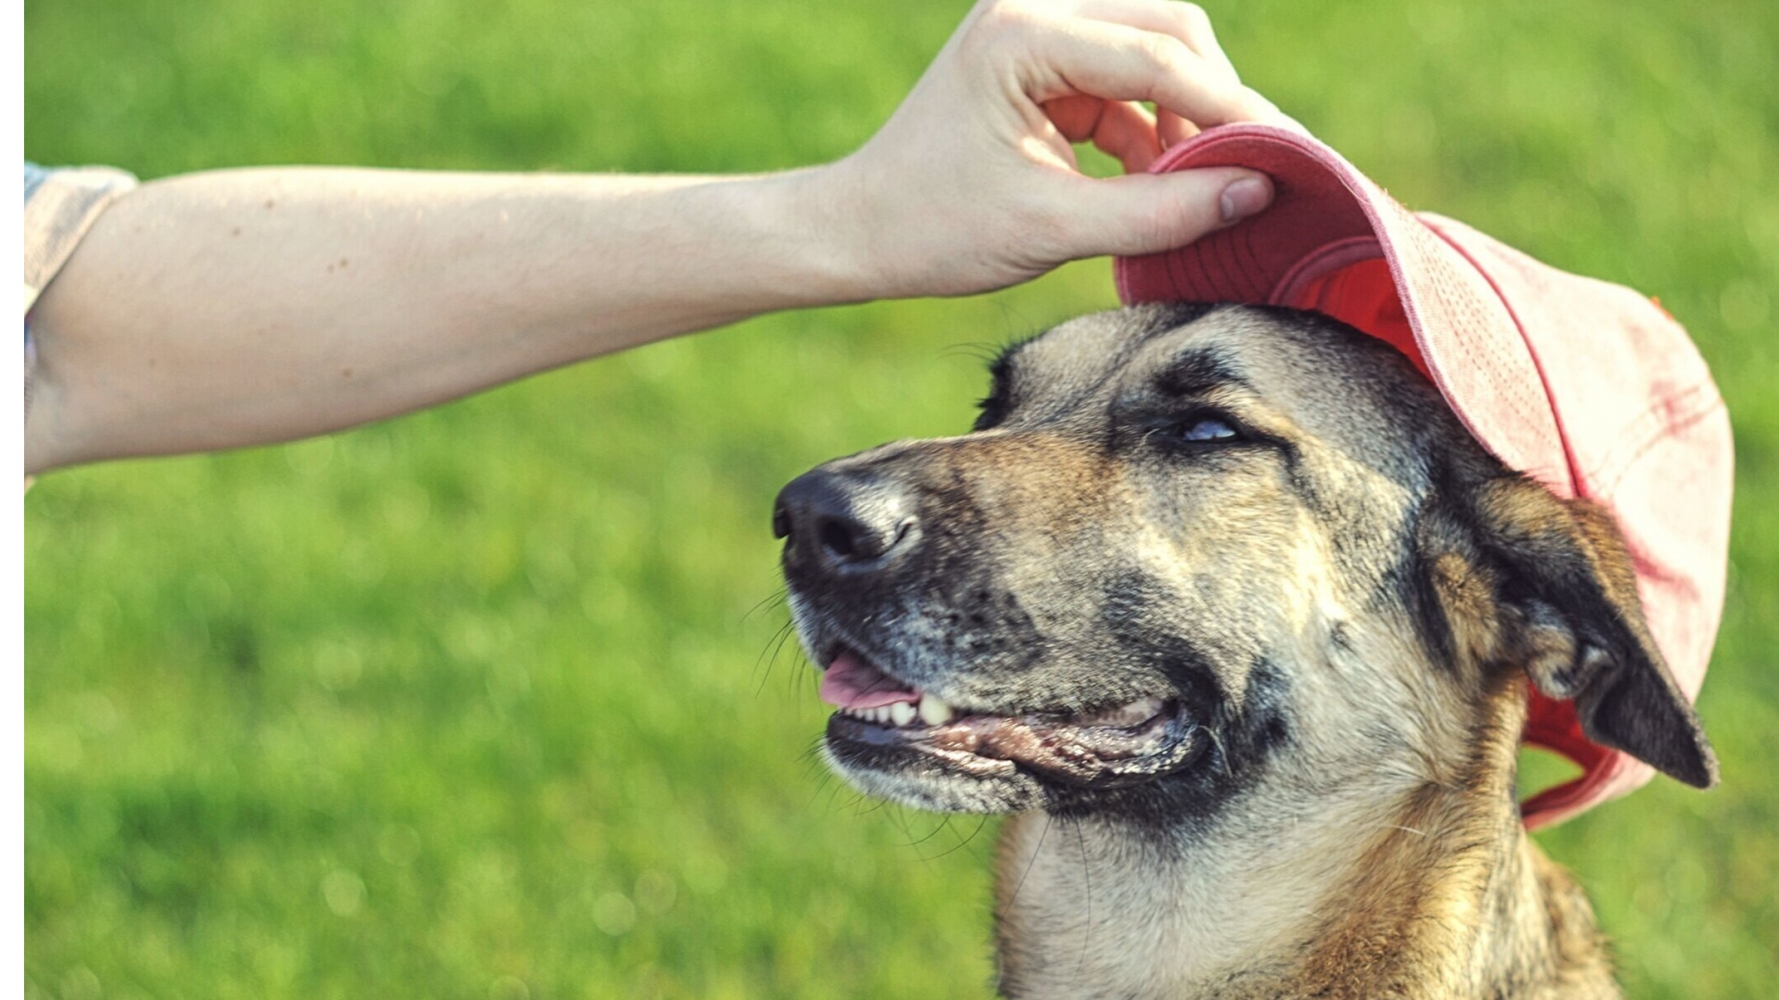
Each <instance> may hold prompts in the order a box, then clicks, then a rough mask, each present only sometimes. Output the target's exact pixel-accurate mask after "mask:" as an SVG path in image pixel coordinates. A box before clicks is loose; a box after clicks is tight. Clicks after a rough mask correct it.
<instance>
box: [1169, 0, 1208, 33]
mask: <svg viewBox="0 0 1779 1000" xmlns="http://www.w3.org/2000/svg"><path fill="white" fill-rule="evenodd" d="M1174 9H1175V10H1177V11H1178V12H1179V14H1178V15H1177V16H1178V17H1179V19H1180V24H1181V25H1182V26H1184V27H1185V29H1186V31H1187V33H1188V34H1190V35H1193V36H1198V35H1201V34H1209V33H1210V30H1211V15H1209V14H1207V13H1205V9H1204V8H1203V7H1200V6H1199V5H1198V4H1195V3H1180V4H1175V5H1174Z"/></svg>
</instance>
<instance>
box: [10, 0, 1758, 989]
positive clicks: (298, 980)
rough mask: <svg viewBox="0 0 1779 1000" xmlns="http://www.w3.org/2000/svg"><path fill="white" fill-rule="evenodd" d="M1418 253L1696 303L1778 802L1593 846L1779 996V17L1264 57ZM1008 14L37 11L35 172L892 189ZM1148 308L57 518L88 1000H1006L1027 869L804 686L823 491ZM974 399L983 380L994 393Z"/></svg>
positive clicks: (40, 588) (1299, 18)
mask: <svg viewBox="0 0 1779 1000" xmlns="http://www.w3.org/2000/svg"><path fill="white" fill-rule="evenodd" d="M1210 7H1211V11H1212V14H1213V16H1214V17H1215V18H1216V19H1217V23H1218V26H1219V28H1220V31H1221V34H1222V36H1223V38H1224V40H1225V42H1226V44H1227V47H1228V48H1229V49H1230V51H1231V52H1232V53H1233V55H1234V57H1235V59H1236V61H1237V63H1238V65H1240V66H1241V67H1242V68H1243V71H1244V74H1245V76H1246V78H1247V79H1248V80H1250V81H1251V82H1253V83H1255V84H1257V85H1258V86H1260V87H1262V88H1263V89H1264V90H1266V91H1267V92H1268V93H1269V94H1270V95H1271V96H1273V97H1274V98H1275V99H1276V100H1277V101H1278V102H1279V103H1280V104H1281V105H1283V106H1284V107H1286V108H1287V109H1289V110H1291V111H1292V112H1293V113H1295V114H1297V115H1298V116H1299V117H1300V118H1302V119H1303V120H1304V121H1305V122H1306V123H1308V124H1309V125H1310V126H1311V127H1312V128H1313V129H1315V130H1316V131H1317V132H1318V133H1320V134H1321V135H1322V136H1324V137H1325V138H1327V139H1328V140H1329V141H1331V142H1332V143H1333V144H1334V145H1335V146H1336V147H1337V148H1340V149H1341V150H1343V151H1344V152H1345V153H1347V155H1348V156H1349V157H1350V158H1351V159H1353V160H1354V161H1355V162H1357V163H1358V164H1359V165H1360V166H1361V167H1362V168H1364V169H1366V170H1367V171H1368V172H1370V173H1371V174H1372V175H1373V176H1374V177H1376V178H1378V179H1379V180H1381V181H1382V182H1384V183H1385V184H1386V185H1388V186H1389V187H1390V189H1391V190H1392V192H1393V193H1395V194H1396V195H1397V196H1398V197H1400V198H1402V199H1403V200H1405V201H1406V202H1408V203H1409V204H1410V205H1412V206H1415V207H1421V208H1432V209H1435V210H1438V211H1441V212H1444V213H1446V214H1449V215H1453V216H1456V217H1458V218H1462V219H1465V220H1466V221H1468V222H1471V223H1472V224H1474V225H1477V226H1479V227H1481V228H1482V229H1484V230H1486V231H1489V232H1491V233H1494V234H1496V235H1498V236H1500V237H1502V238H1504V239H1506V240H1508V241H1509V242H1511V243H1514V244H1516V245H1518V246H1520V247H1522V248H1523V249H1525V250H1527V251H1529V252H1531V253H1533V254H1535V255H1537V256H1540V257H1542V258H1544V259H1546V260H1548V261H1550V262H1552V263H1555V264H1558V265H1560V266H1564V267H1568V268H1570V269H1573V270H1579V271H1584V272H1587V273H1591V274H1595V275H1599V276H1601V277H1605V278H1609V279H1613V280H1618V281H1624V282H1627V283H1630V284H1633V285H1635V286H1637V287H1639V288H1641V289H1643V290H1644V291H1646V292H1649V293H1651V294H1655V295H1659V296H1660V297H1661V299H1662V301H1663V302H1664V303H1665V304H1666V305H1667V307H1668V308H1669V309H1670V310H1672V311H1673V312H1674V314H1675V315H1677V316H1679V317H1680V318H1681V319H1682V320H1683V321H1684V322H1686V323H1687V324H1688V326H1689V328H1690V329H1691V330H1692V332H1693V333H1694V335H1695V336H1696V338H1697V339H1698V342H1699V345H1700V347H1701V349H1702V350H1703V351H1704V353H1705V355H1706V357H1707V358H1708V359H1709V360H1710V361H1711V362H1712V364H1713V366H1714V369H1715V371H1716V372H1717V374H1718V377H1719V379H1720V381H1721V384H1722V387H1723V390H1724V393H1725V395H1726V396H1727V397H1728V399H1729V401H1730V406H1731V412H1732V415H1733V417H1734V419H1735V423H1736V429H1737V436H1738V449H1739V456H1738V457H1739V467H1738V468H1739V471H1738V475H1739V492H1738V497H1737V505H1736V524H1735V535H1734V543H1733V544H1734V551H1733V560H1734V566H1733V569H1732V576H1731V587H1730V598H1729V607H1728V609H1727V613H1726V618H1725V625H1724V629H1723V633H1722V636H1721V638H1720V640H1719V643H1718V647H1717V655H1716V659H1715V661H1714V664H1713V667H1712V670H1711V675H1710V678H1709V681H1708V683H1707V685H1706V688H1705V692H1704V695H1703V697H1702V699H1701V702H1700V706H1701V711H1702V713H1703V715H1704V717H1705V719H1706V722H1707V725H1708V728H1709V729H1710V731H1711V733H1712V735H1713V737H1714V739H1715V741H1716V745H1717V748H1718V750H1719V753H1720V754H1721V756H1722V759H1723V768H1724V784H1723V787H1722V788H1721V789H1720V790H1718V791H1715V792H1712V793H1710V794H1699V793H1695V792H1692V791H1689V790H1686V789H1683V788H1680V787H1678V786H1676V785H1674V784H1673V783H1671V782H1667V781H1658V782H1656V783H1655V784H1653V785H1652V786H1650V787H1649V788H1648V789H1646V790H1644V791H1642V792H1639V793H1638V794H1637V795H1636V796H1634V797H1632V798H1631V799H1628V800H1625V801H1622V802H1619V803H1615V804H1613V805H1610V806H1607V807H1604V808H1601V809H1599V810H1597V811H1595V812H1594V813H1591V814H1589V815H1587V816H1585V817H1582V818H1580V819H1578V820H1576V821H1573V822H1571V823H1569V824H1567V825H1565V826H1563V827H1560V828H1557V829H1555V830H1552V831H1550V832H1548V833H1544V834H1540V835H1539V840H1540V841H1541V842H1542V843H1543V844H1544V845H1545V847H1546V848H1547V849H1548V850H1549V851H1550V852H1551V853H1552V854H1553V855H1554V856H1555V857H1556V858H1557V859H1558V860H1560V861H1562V862H1563V863H1565V864H1566V865H1568V866H1570V867H1571V868H1572V869H1574V870H1575V871H1576V872H1577V873H1578V874H1579V875H1580V876H1581V878H1582V880H1583V882H1584V883H1585V884H1586V885H1587V886H1588V887H1589V890H1590V892H1591V893H1592V895H1593V898H1594V900H1595V904H1596V908H1597V910H1598V911H1599V914H1600V917H1601V920H1602V921H1603V923H1604V924H1605V926H1606V928H1607V929H1608V931H1609V932H1610V933H1611V935H1612V936H1613V937H1614V938H1615V939H1616V941H1617V947H1618V949H1619V953H1620V962H1621V965H1622V969H1623V978H1624V980H1625V983H1626V985H1627V987H1628V989H1629V991H1630V993H1631V995H1632V996H1633V997H1638V998H1652V1000H1653V998H1675V1000H1678V998H1687V1000H1708V998H1732V997H1733V998H1746V997H1752V996H1764V995H1767V994H1768V993H1770V992H1771V990H1772V989H1773V988H1774V984H1775V982H1779V969H1776V968H1775V958H1774V951H1773V942H1775V941H1779V879H1776V878H1775V875H1774V873H1775V872H1776V871H1779V833H1776V831H1779V784H1776V783H1775V782H1774V781H1773V778H1772V774H1773V772H1774V770H1775V766H1776V765H1779V753H1776V752H1775V750H1774V748H1773V747H1774V743H1773V739H1772V734H1773V733H1775V732H1779V671H1775V670H1774V669H1773V668H1772V662H1771V656H1772V650H1774V649H1775V648H1779V587H1776V586H1775V584H1779V505H1776V504H1775V500H1776V499H1779V393H1775V392H1774V391H1773V386H1775V385H1776V384H1779V346H1776V338H1775V336H1774V332H1775V327H1776V326H1779V302H1775V296H1779V283H1776V282H1775V277H1776V276H1779V185H1776V184H1775V183H1774V182H1773V176H1772V175H1773V170H1774V168H1775V164H1779V74H1776V72H1775V70H1774V68H1773V65H1774V64H1773V61H1772V53H1773V52H1774V51H1779V7H1775V6H1774V5H1772V4H1770V3H1764V2H1761V0H1745V2H1710V0H1705V2H1700V3H1694V4H1687V5H1673V4H1625V3H1614V2H1610V0H1587V2H1574V3H1565V4H1546V3H1541V2H1534V0H1510V2H1505V3H1500V4H1476V3H1463V2H1457V0H1427V2H1406V0H1378V2H1367V3H1365V4H1363V5H1358V4H1318V5H1309V4H1303V3H1293V2H1289V0H1246V2H1243V3H1239V4H1237V3H1221V2H1217V3H1212V4H1210ZM963 9H964V5H963V4H962V3H950V4H942V3H897V4H884V3H879V4H832V3H815V2H809V0H804V2H797V0H751V2H748V3H719V2H716V0H707V2H702V3H695V2H690V0H666V2H657V3H620V2H615V0H577V2H573V3H569V2H556V3H551V2H548V0H499V2H487V3H478V4H468V3H465V4H460V5H455V6H453V5H448V4H442V3H419V2H414V0H397V2H393V3H383V4H364V3H350V2H345V0H313V2H310V3H305V4H291V3H275V2H267V0H222V2H197V0H163V2H160V3H139V2H126V0H54V2H49V0H28V2H27V5H26V10H25V27H26V52H27V60H26V65H25V108H26V123H27V125H26V134H25V148H26V152H27V154H28V155H29V156H31V157H32V158H34V159H38V160H40V161H43V162H50V163H68V162H103V163H114V164H118V165H121V166H124V167H127V168H129V169H132V170H135V171H137V172H138V173H140V174H141V175H143V176H159V175H163V174H167V173H172V172H177V171H182V170H191V169H198V168H204V167H212V166H223V165H233V164H242V163H278V162H333V163H360V164H382V165H406V166H428V167H453V168H484V169H495V168H499V169H529V168H537V167H550V168H557V169H601V170H605V169H616V170H760V169H768V168H774V167H783V166H789V165H793V164H801V163H807V162H814V161H819V160H822V159H825V158H831V157H834V156H838V155H840V154H842V153H844V152H846V151H848V150H850V149H851V148H853V147H854V146H856V145H857V144H858V143H860V142H861V141H863V140H864V139H865V138H866V137H867V136H868V135H869V134H870V132H871V131H872V130H873V129H874V128H875V126H876V125H877V124H878V123H879V122H881V121H882V120H883V119H884V118H885V117H886V116H887V115H888V113H889V112H890V110H891V109H892V108H893V107H894V105H895V103H896V101H897V100H898V99H899V97H900V95H901V94H902V93H903V92H904V91H905V90H906V88H907V87H908V86H909V85H911V84H912V82H913V81H914V79H915V77H916V76H917V75H918V73H919V72H920V70H921V68H922V67H923V66H924V64H925V62H926V60H927V59H928V58H930V56H931V54H932V53H933V52H934V51H935V50H936V49H937V48H938V46H939V45H940V43H941V42H942V41H943V39H944V37H945V36H946V34H947V33H948V32H949V31H950V29H951V27H952V25H953V24H954V23H955V22H956V20H957V19H958V18H959V17H960V16H961V14H962V12H963ZM1112 302H1113V295H1112V290H1111V286H1110V282H1109V277H1108V271H1107V267H1106V266H1105V264H1104V262H1090V263H1085V264H1080V265H1075V266H1072V267H1070V268H1066V269H1064V270H1063V271H1061V272H1059V273H1057V274H1055V275H1052V276H1050V277H1048V278H1045V279H1043V280H1041V281H1039V282H1036V283H1034V284H1032V285H1029V286H1026V287H1023V288H1020V289H1016V290H1012V291H1009V292H1006V293H1002V294H999V295H995V296H990V297H986V298H980V299H974V300H961V301H948V302H914V303H885V304H878V305H872V306H866V307H859V308H850V309H843V310H830V311H824V312H819V313H805V314H795V315H784V316H777V317H770V318H766V319H761V320H757V321H754V322H751V323H747V324H744V325H742V326H741V327H739V328H737V329H734V330H729V331H724V332H720V333H716V334H713V335H710V336H706V337H700V338H694V339H691V340H686V341H682V342H677V343H669V344H664V345H659V346H656V347H652V348H648V349H645V350H642V351H637V352H634V353H631V354H628V355H624V356H620V357H615V358H610V359H605V360H602V361H599V362H595V363H592V364H588V365H584V366H581V367H579V368H576V369H572V370H568V371H563V372H559V373H556V374H552V375H549V376H547V377H543V378H538V379H534V380H531V381H529V382H526V383H524V384H522V385H518V386H515V387H511V388H508V389H504V390H501V391H498V392H495V393H491V394H488V395H486V396H483V397H480V398H476V399H472V400H468V401H466V402H463V403H460V404H457V405H454V406H450V407H446V408H443V409H441V410H437V411H434V412H430V413H426V414H422V415H419V416H415V417H412V418H408V419H405V420H400V421H394V422H391V423H388V424H384V425H380V426H376V427H370V428H366V429H364V430H361V431H358V432H355V433H352V434H346V435H341V436H338V437H335V438H332V439H327V440H320V441H314V442H309V443H305V444H301V445H297V446H293V447H289V448H282V449H268V450H262V451H253V452H246V453H239V454H232V455H225V456H217V457H207V458H194V459H182V460H173V461H158V462H140V463H128V464H121V465H114V466H110V467H101V468H93V469H86V470H79V471H73V472H67V473H61V474H57V475H53V476H50V477H48V478H46V479H45V480H43V481H42V482H41V483H39V484H38V485H37V486H36V487H34V488H33V489H32V490H31V492H30V493H29V494H28V495H27V497H26V517H25V541H26V563H27V579H26V592H25V615H26V626H27V664H28V667H27V674H26V679H25V693H26V705H27V726H26V732H25V778H26V801H25V810H24V821H25V830H26V837H27V855H26V865H25V882H26V898H25V919H26V934H27V938H26V947H27V953H26V966H27V967H26V992H27V994H28V995H30V996H33V997H63V998H68V1000H74V998H89V997H97V996H105V997H166V998H209V997H218V998H223V997H243V998H260V997H285V996H291V997H296V996H301V997H353V998H357V997H377V996H416V997H440V998H455V997H466V998H467V997H473V998H481V997H496V998H511V997H525V996H529V997H533V998H557V997H564V998H566V997H605V996H625V997H631V996H635V997H649V996H675V997H677V996H695V997H820V998H827V997H836V996H857V997H909V996H940V995H943V996H960V995H961V996H985V995H987V993H988V982H989V978H990V970H991V963H990V953H989V945H988V938H987V923H988V897H987V887H988V881H987V868H988V860H989V845H990V844H991V842H992V832H993V831H992V824H990V825H989V826H988V827H986V828H984V829H983V830H982V831H981V833H980V835H975V834H976V831H977V825H976V822H975V821H974V820H971V821H967V822H964V821H952V822H951V823H950V824H948V825H942V824H941V823H940V822H939V821H938V820H936V819H934V818H931V817H926V816H922V815H919V814H915V813H908V812H901V811H897V810H893V809H887V808H878V807H876V806H874V805H872V804H870V803H865V802H861V801H860V800H859V799H857V798H856V797H855V796H854V795H852V794H851V793H850V792H848V791H845V790H843V789H841V788H839V787H837V785H836V783H835V782H833V781H831V780H829V779H826V778H825V777H824V776H823V774H822V772H821V769H820V767H819V766H818V765H817V764H816V763H814V762H813V761H811V760H810V759H809V758H808V756H807V754H806V752H805V751H806V750H807V748H808V747H809V746H810V744H811V742H812V740H813V738H814V736H815V734H816V733H817V732H818V730H819V728H820V725H821V720H822V717H823V713H822V712H821V711H820V710H819V708H818V706H817V705H816V703H815V698H814V695H813V686H814V685H813V682H812V678H811V674H810V671H809V670H808V669H807V667H805V666H803V665H802V664H801V663H800V662H797V658H796V657H795V656H794V655H792V653H791V652H790V651H789V650H788V649H787V650H786V651H785V652H784V653H783V654H782V655H776V656H775V655H774V650H775V649H776V641H777V631H776V630H777V629H778V627H779V626H780V624H782V622H783V613H782V612H781V611H779V610H777V609H776V608H773V607H772V606H770V605H768V606H767V607H765V608H762V609H760V610H757V611H756V610H752V609H754V607H755V605H756V604H757V603H759V602H761V601H766V600H768V599H769V598H771V597H772V596H773V595H774V594H775V593H776V591H777V587H778V584H777V581H776V578H775V570H774V561H775V547H774V544H773V542H772V539H771V536H770V533H769V532H768V530H767V511H768V507H769V504H770V501H771V498H772V496H773V493H774V491H775V490H776V489H777V487H778V486H779V485H780V484H781V483H782V482H784V481H785V480H787V479H789V478H790V477H791V476H793V475H794V474H796V473H797V472H799V471H801V470H802V469H804V468H806V467H808V466H809V465H812V464H814V463H816V462H818V461H821V460H824V459H826V458H829V457H832V456H835V455H838V454H841V453H844V452H848V451H851V450H855V449H857V448H860V447H864V446H867V445H870V444H874V443H877V442H879V441H882V440H885V439H888V438H892V437H901V436H913V435H923V434H933V433H943V432H951V431H955V430H957V429H959V428H961V427H963V426H965V425H966V423H967V421H968V419H969V403H970V401H971V399H972V398H973V397H974V395H976V394H978V393H979V391H980V388H981V382H982V379H981V377H980V375H979V373H978V368H979V363H978V361H977V359H976V358H975V357H974V356H973V354H972V348H971V346H970V345H992V344H995V343H998V342H1001V341H1003V340H1006V339H1008V338H1011V337H1015V336H1018V335H1021V334H1025V333H1028V332H1031V331H1033V330H1036V329H1038V328H1041V327H1043V326H1045V325H1047V324H1049V323H1052V322H1055V321H1058V320H1061V319H1063V318H1065V317H1067V316H1070V315H1072V314H1075V313H1078V312H1082V311H1086V310H1090V309H1095V308H1101V307H1105V306H1108V305H1111V304H1112ZM960 347H961V348H962V349H958V348H960Z"/></svg>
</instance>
